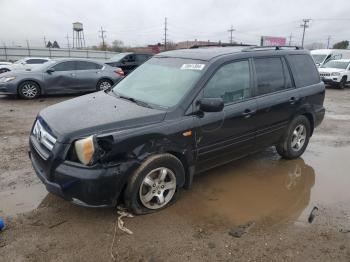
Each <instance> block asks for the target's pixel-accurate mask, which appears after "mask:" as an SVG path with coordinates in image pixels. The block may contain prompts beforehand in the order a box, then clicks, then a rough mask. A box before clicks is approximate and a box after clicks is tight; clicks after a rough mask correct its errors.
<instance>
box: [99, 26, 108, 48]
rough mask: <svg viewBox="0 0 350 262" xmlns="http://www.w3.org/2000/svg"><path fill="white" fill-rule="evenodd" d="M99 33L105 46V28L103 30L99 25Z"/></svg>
mask: <svg viewBox="0 0 350 262" xmlns="http://www.w3.org/2000/svg"><path fill="white" fill-rule="evenodd" d="M99 32H100V33H101V35H100V38H102V46H103V47H105V46H106V45H105V38H106V35H105V33H106V32H107V31H106V30H103V28H102V26H101V30H100V31H99Z"/></svg>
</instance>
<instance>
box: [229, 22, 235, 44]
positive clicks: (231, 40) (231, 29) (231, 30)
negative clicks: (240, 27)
mask: <svg viewBox="0 0 350 262" xmlns="http://www.w3.org/2000/svg"><path fill="white" fill-rule="evenodd" d="M233 31H236V30H235V29H233V25H231V28H230V29H229V30H227V32H229V33H230V44H232V43H233V37H232V33H233Z"/></svg>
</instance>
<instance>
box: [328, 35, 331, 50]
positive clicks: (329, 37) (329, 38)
mask: <svg viewBox="0 0 350 262" xmlns="http://www.w3.org/2000/svg"><path fill="white" fill-rule="evenodd" d="M330 40H331V36H330V35H329V36H328V38H327V49H329V41H330Z"/></svg>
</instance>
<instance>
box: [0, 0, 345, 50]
mask: <svg viewBox="0 0 350 262" xmlns="http://www.w3.org/2000/svg"><path fill="white" fill-rule="evenodd" d="M165 16H166V17H167V18H168V33H169V36H168V38H169V39H170V40H172V41H175V42H178V41H185V40H194V39H195V38H197V39H198V40H211V41H218V40H221V41H223V42H227V41H228V39H229V33H228V32H227V30H228V29H229V28H230V26H231V24H232V25H233V27H234V28H235V29H236V31H235V32H234V33H233V36H234V40H235V41H237V42H244V43H249V44H258V43H259V39H260V36H261V35H269V36H270V35H272V36H282V37H288V36H289V35H290V34H292V35H293V38H292V44H298V45H299V44H300V42H301V36H302V29H301V28H300V24H301V20H302V19H303V18H311V19H313V20H312V21H311V22H310V28H308V29H307V32H306V38H305V43H306V44H308V43H312V42H321V43H326V42H327V37H328V36H329V35H330V36H331V43H334V42H337V41H341V40H350V0H332V1H330V0H304V1H301V0H293V1H291V0H278V1H277V0H263V1H259V0H250V1H249V0H247V1H238V0H216V1H214V0H177V1H176V0H148V1H146V0H139V1H136V0H123V1H117V0H101V1H91V0H70V1H67V0H57V1H54V0H0V44H1V45H2V44H4V43H5V44H6V45H11V44H12V43H14V44H16V45H25V43H26V40H28V41H29V43H30V45H32V46H41V45H43V43H44V40H43V38H44V36H45V37H46V39H47V40H51V41H53V40H57V41H58V42H59V44H60V45H61V47H66V46H67V40H66V38H65V37H66V35H67V34H69V37H70V38H71V37H72V23H73V22H75V21H79V22H82V23H83V25H84V32H85V39H86V44H87V45H97V44H98V43H99V42H101V39H100V38H99V32H98V31H99V30H100V27H101V26H103V28H104V29H105V30H106V31H107V33H106V35H107V38H106V40H107V42H109V43H111V42H112V41H113V40H115V39H118V40H122V41H123V42H124V44H125V45H145V44H155V43H157V42H161V41H163V40H162V39H163V33H164V17H165ZM71 40H72V39H70V41H71Z"/></svg>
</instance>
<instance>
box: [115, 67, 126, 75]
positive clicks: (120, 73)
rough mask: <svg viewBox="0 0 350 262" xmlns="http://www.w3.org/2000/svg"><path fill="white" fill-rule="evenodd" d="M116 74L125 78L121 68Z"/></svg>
mask: <svg viewBox="0 0 350 262" xmlns="http://www.w3.org/2000/svg"><path fill="white" fill-rule="evenodd" d="M114 73H116V74H117V75H119V76H124V75H125V74H124V71H123V70H122V69H121V68H118V69H117V70H115V71H114Z"/></svg>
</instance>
